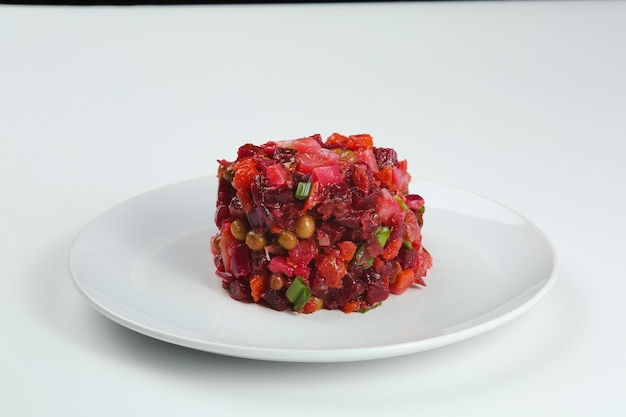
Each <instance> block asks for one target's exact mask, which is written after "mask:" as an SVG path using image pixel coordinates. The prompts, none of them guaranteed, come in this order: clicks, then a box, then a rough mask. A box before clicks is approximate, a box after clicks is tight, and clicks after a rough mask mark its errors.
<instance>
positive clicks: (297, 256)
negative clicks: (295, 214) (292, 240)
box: [289, 239, 319, 265]
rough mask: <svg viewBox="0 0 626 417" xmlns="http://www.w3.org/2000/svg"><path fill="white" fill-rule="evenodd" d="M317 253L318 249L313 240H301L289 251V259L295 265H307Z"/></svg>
mask: <svg viewBox="0 0 626 417" xmlns="http://www.w3.org/2000/svg"><path fill="white" fill-rule="evenodd" d="M318 253H319V249H318V247H317V245H316V244H315V241H314V240H313V239H302V240H300V241H299V242H298V245H297V246H296V247H295V248H293V249H292V250H290V251H289V257H290V258H291V259H292V260H293V262H294V263H295V264H296V265H308V264H310V263H311V261H312V260H313V259H315V257H316V256H317V255H318Z"/></svg>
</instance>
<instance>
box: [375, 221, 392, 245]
mask: <svg viewBox="0 0 626 417" xmlns="http://www.w3.org/2000/svg"><path fill="white" fill-rule="evenodd" d="M392 229H393V228H392V227H387V226H380V227H379V228H378V229H377V230H376V233H375V235H376V239H378V243H380V246H381V247H383V248H384V247H385V244H386V243H387V239H389V235H390V234H391V230H392Z"/></svg>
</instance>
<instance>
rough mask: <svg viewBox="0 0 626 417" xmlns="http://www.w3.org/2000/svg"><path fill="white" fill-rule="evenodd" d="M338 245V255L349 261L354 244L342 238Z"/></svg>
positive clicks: (352, 255) (353, 250) (354, 247)
mask: <svg viewBox="0 0 626 417" xmlns="http://www.w3.org/2000/svg"><path fill="white" fill-rule="evenodd" d="M337 246H339V257H340V258H341V260H342V261H344V262H350V261H351V260H352V258H353V257H354V254H355V253H356V244H355V243H354V242H352V241H350V240H344V241H343V242H339V243H338V244H337Z"/></svg>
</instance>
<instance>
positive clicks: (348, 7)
mask: <svg viewBox="0 0 626 417" xmlns="http://www.w3.org/2000/svg"><path fill="white" fill-rule="evenodd" d="M624 22H626V3H624V2H620V1H610V2H601V1H597V2H596V1H588V2H585V1H576V2H485V3H472V2H452V3H388V4H382V5H381V4H335V5H280V6H272V5H270V6H188V7H148V6H145V7H144V6H138V7H85V8H73V7H28V6H10V5H4V6H0V190H1V194H0V249H1V251H2V255H1V257H0V282H1V283H2V286H1V289H0V353H1V354H0V393H1V394H0V397H1V398H2V399H1V401H0V410H1V411H0V414H2V415H6V416H66V417H72V416H77V417H78V416H113V415H129V416H131V415H132V416H135V415H145V416H151V417H157V416H171V415H187V416H189V415H204V416H206V415H211V416H213V415H215V416H223V415H260V416H275V415H300V416H319V415H323V414H328V413H331V415H333V414H339V413H350V414H351V415H360V416H370V415H371V416H374V415H376V416H380V415H390V416H391V415H394V416H400V415H418V413H419V415H425V416H439V415H442V416H459V415H481V416H483V417H485V416H503V415H506V416H528V415H534V416H552V415H567V416H575V415H576V416H589V415H594V416H609V415H611V416H618V415H624V414H625V413H626V398H625V395H624V388H623V387H624V383H625V382H626V377H625V375H626V359H625V352H626V332H625V331H624V326H625V325H624V322H625V321H626V308H625V305H626V303H625V302H624V300H625V299H626V272H625V271H626V262H625V259H626V244H625V241H626V239H625V237H624V236H625V232H626V204H625V201H626V196H625V191H624V180H626V168H625V165H624V159H625V157H626V141H625V139H626V117H625V116H626V76H625V74H626V24H625V23H624ZM334 131H337V132H341V133H346V134H349V133H361V132H366V133H371V134H372V135H373V136H374V138H375V141H376V142H377V143H380V142H382V143H385V144H390V143H391V144H392V145H393V146H394V147H396V148H397V149H398V152H399V153H400V154H407V153H411V155H412V156H411V159H410V165H409V167H410V169H411V173H412V174H413V176H418V177H423V178H427V179H432V180H436V181H441V182H444V183H449V184H453V185H457V186H460V187H463V188H466V189H469V190H471V191H474V192H476V193H479V194H482V195H485V196H488V197H490V198H492V199H495V200H497V201H499V202H501V203H503V204H505V205H507V206H509V207H511V208H513V209H515V210H516V211H518V212H520V213H522V214H524V215H525V216H527V217H528V218H530V219H531V220H532V221H534V222H535V223H536V224H537V225H538V226H539V227H540V228H541V229H542V230H543V231H544V232H545V233H546V234H547V235H548V236H549V237H550V239H551V240H552V242H553V243H554V245H555V247H556V248H557V250H558V253H559V263H560V271H559V276H558V280H557V282H556V283H555V285H554V286H553V287H552V288H551V290H550V291H549V292H548V293H547V295H546V296H545V297H544V298H542V299H541V300H540V301H539V302H538V303H537V304H536V305H535V306H533V307H532V308H531V309H530V310H529V311H528V312H526V313H525V314H524V315H522V316H521V317H519V318H517V319H516V320H514V321H512V322H510V323H509V324H506V325H504V326H502V327H499V328H497V329H496V330H493V331H491V332H488V333H485V334H483V335H481V336H478V337H475V338H472V339H469V340H467V341H464V342H460V343H457V344H454V345H450V346H447V347H443V348H439V349H436V350H431V351H427V352H422V353H417V354H412V355H408V356H400V357H395V358H389V359H381V360H373V361H364V362H349V363H334V364H298V363H281V362H269V361H254V360H247V359H237V358H231V357H227V356H220V355H215V354H211V353H205V352H200V351H196V350H192V349H188V348H184V347H180V346H176V345H173V344H169V343H166V342H162V341H159V340H156V339H152V338H150V337H147V336H144V335H141V334H138V333H135V332H133V331H131V330H128V329H126V328H125V327H123V326H120V325H118V324H116V323H114V322H112V321H110V320H109V319H107V318H105V317H104V316H102V315H100V314H99V313H98V312H96V311H95V310H94V309H93V308H91V307H90V306H89V305H88V304H87V302H86V301H85V300H84V299H83V298H82V297H81V296H80V295H79V293H78V292H77V291H76V289H75V288H74V287H73V286H72V284H71V280H70V276H69V271H68V265H67V259H68V252H69V249H70V247H71V244H72V241H73V239H74V237H75V236H76V234H77V233H78V232H79V231H80V230H81V229H82V228H83V227H84V226H85V225H86V224H87V223H88V222H89V221H90V220H91V219H92V218H94V217H95V216H97V215H98V214H100V213H101V212H103V211H104V210H106V209H107V208H109V207H111V206H113V205H115V204H117V203H120V202H122V201H124V200H126V199H128V198H130V197H132V196H134V195H137V194H139V193H142V192H144V191H148V190H151V189H154V188H157V187H161V186H163V185H167V184H172V183H176V182H178V181H182V180H186V179H189V178H195V177H201V176H207V175H214V173H215V161H214V159H212V158H209V157H208V155H209V154H210V155H215V154H216V153H219V154H223V155H224V157H225V158H227V159H232V158H233V156H234V154H235V152H236V148H237V147H238V145H240V144H242V143H244V142H250V141H251V142H258V143H262V142H265V141H266V140H269V139H288V138H294V137H299V136H305V135H310V134H313V133H321V134H322V135H329V134H330V133H332V132H334ZM244 413H248V414H244Z"/></svg>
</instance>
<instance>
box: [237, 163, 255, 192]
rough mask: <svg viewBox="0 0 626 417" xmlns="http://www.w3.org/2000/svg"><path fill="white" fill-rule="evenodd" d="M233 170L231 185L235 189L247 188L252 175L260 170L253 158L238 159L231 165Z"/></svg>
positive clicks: (252, 177) (252, 178) (250, 182)
mask: <svg viewBox="0 0 626 417" xmlns="http://www.w3.org/2000/svg"><path fill="white" fill-rule="evenodd" d="M233 171H234V176H233V187H235V189H236V190H249V189H250V184H252V181H253V180H254V176H255V175H257V174H258V173H260V172H261V171H260V170H259V168H258V166H257V163H256V161H255V160H254V158H243V159H240V160H238V161H237V162H235V165H234V166H233Z"/></svg>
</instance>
